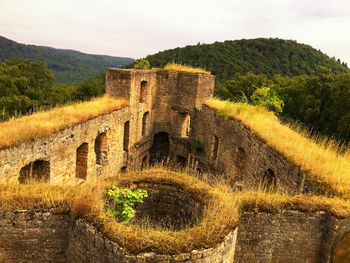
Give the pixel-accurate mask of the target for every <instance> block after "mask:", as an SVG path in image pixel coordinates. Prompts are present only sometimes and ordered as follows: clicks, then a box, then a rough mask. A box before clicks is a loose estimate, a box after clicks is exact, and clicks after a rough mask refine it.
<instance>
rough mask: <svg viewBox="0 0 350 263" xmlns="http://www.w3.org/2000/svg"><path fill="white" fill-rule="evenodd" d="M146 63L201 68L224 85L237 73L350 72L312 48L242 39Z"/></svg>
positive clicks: (153, 57)
mask: <svg viewBox="0 0 350 263" xmlns="http://www.w3.org/2000/svg"><path fill="white" fill-rule="evenodd" d="M146 59H147V60H148V61H149V62H150V64H151V66H152V67H162V66H164V65H165V64H166V63H167V62H172V61H174V62H178V63H183V64H187V65H192V66H199V67H202V68H204V69H207V70H209V71H211V72H212V73H213V74H214V75H216V77H217V80H219V81H223V80H227V79H230V78H231V77H233V75H234V74H235V73H241V74H245V73H247V72H253V73H255V74H261V73H262V74H265V75H267V76H268V77H272V76H273V75H275V74H280V75H287V76H296V75H301V74H310V73H311V72H312V71H314V70H315V69H316V68H317V67H319V66H324V67H327V68H330V69H332V71H333V72H334V73H340V72H349V69H348V67H347V65H346V63H341V62H340V60H335V59H334V58H330V57H328V56H327V55H325V54H323V53H322V52H320V51H318V50H316V49H314V48H312V47H311V46H309V45H305V44H299V43H297V42H296V41H292V40H282V39H277V38H274V39H272V38H269V39H266V38H258V39H248V40H246V39H242V40H235V41H225V42H215V43H213V44H198V45H195V46H186V47H183V48H175V49H170V50H165V51H162V52H159V53H157V54H154V55H149V56H147V57H146Z"/></svg>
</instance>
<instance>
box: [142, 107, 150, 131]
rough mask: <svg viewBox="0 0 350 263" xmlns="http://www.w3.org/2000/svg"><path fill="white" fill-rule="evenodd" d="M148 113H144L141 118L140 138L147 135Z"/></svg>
mask: <svg viewBox="0 0 350 263" xmlns="http://www.w3.org/2000/svg"><path fill="white" fill-rule="evenodd" d="M148 119H149V112H148V111H147V112H145V113H144V114H143V116H142V137H144V136H147V134H148V131H147V130H148V122H149V120H148Z"/></svg>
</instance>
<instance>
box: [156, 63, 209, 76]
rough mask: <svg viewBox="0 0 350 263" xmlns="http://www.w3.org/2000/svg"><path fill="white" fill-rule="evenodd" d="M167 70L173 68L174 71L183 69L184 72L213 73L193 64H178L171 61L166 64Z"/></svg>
mask: <svg viewBox="0 0 350 263" xmlns="http://www.w3.org/2000/svg"><path fill="white" fill-rule="evenodd" d="M163 69H165V70H172V71H182V72H190V73H203V74H211V73H210V72H209V71H206V70H204V69H201V68H194V67H191V66H186V65H182V64H178V63H175V62H170V63H168V64H166V65H165V66H164V68H163Z"/></svg>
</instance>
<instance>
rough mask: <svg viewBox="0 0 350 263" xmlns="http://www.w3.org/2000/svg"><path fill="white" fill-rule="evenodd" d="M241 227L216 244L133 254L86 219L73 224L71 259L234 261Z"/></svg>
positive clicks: (124, 262) (148, 262)
mask: <svg viewBox="0 0 350 263" xmlns="http://www.w3.org/2000/svg"><path fill="white" fill-rule="evenodd" d="M236 236H237V230H235V231H233V232H231V233H230V234H228V235H227V236H226V238H225V240H224V241H223V242H222V243H220V244H218V245H217V246H216V247H214V248H209V249H202V250H193V251H191V252H189V253H182V254H177V255H160V254H156V253H153V252H150V253H141V254H137V255H131V254H128V253H125V252H123V250H122V249H121V248H120V247H119V246H118V245H117V244H116V243H115V242H112V241H111V240H109V239H108V238H106V237H104V236H103V235H102V234H101V233H99V232H98V231H97V230H96V228H94V227H93V226H91V225H90V224H87V223H86V222H84V221H83V220H77V221H76V222H73V223H72V224H71V225H70V229H69V241H70V242H69V247H68V249H67V253H66V255H67V259H68V262H72V263H73V262H74V263H75V262H108V263H141V262H142V263H158V262H159V263H161V262H174V263H175V262H196V263H208V262H210V263H222V262H225V263H232V262H233V258H234V251H235V243H236Z"/></svg>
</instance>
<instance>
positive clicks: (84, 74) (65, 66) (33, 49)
mask: <svg viewBox="0 0 350 263" xmlns="http://www.w3.org/2000/svg"><path fill="white" fill-rule="evenodd" d="M9 58H29V59H30V60H32V61H34V60H41V61H44V62H45V63H46V64H47V66H48V68H49V69H51V70H52V71H53V73H54V75H55V81H56V82H57V83H71V84H75V83H78V82H81V81H83V80H86V79H88V78H91V77H94V76H96V75H97V74H99V73H101V72H104V71H105V70H106V68H108V67H120V66H123V65H127V64H130V63H132V62H133V61H134V60H133V59H131V58H124V57H111V56H102V55H89V54H85V53H81V52H79V51H74V50H64V49H55V48H51V47H42V46H33V45H25V44H20V43H17V42H15V41H12V40H10V39H7V38H4V37H1V36H0V62H3V61H5V60H7V59H9Z"/></svg>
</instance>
